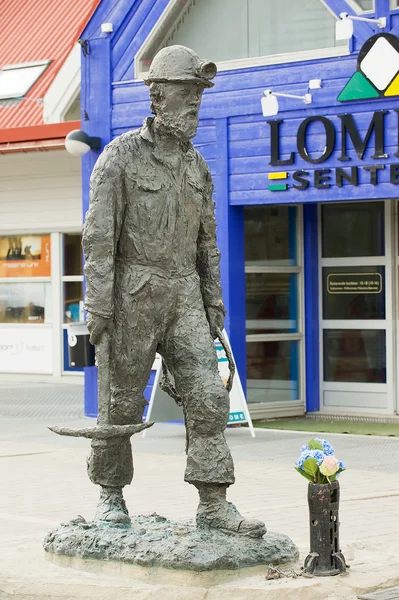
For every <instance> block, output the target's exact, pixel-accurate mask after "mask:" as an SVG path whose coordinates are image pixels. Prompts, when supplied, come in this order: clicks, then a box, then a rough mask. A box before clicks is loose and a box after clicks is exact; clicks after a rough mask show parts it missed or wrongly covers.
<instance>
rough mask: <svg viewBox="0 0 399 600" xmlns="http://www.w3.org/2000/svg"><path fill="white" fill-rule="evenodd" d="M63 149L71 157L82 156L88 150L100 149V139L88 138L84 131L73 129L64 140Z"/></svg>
mask: <svg viewBox="0 0 399 600" xmlns="http://www.w3.org/2000/svg"><path fill="white" fill-rule="evenodd" d="M65 148H66V149H67V151H68V152H69V154H72V156H83V155H84V154H87V153H88V152H89V151H90V150H97V149H98V148H101V138H99V137H90V136H89V135H87V133H85V132H84V131H81V130H80V129H74V130H73V131H70V132H69V133H68V135H67V136H66V138H65Z"/></svg>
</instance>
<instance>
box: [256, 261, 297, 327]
mask: <svg viewBox="0 0 399 600" xmlns="http://www.w3.org/2000/svg"><path fill="white" fill-rule="evenodd" d="M245 278H246V319H247V320H246V328H247V334H255V333H259V334H264V333H267V334H272V333H294V332H296V331H297V330H298V318H297V295H298V290H297V278H298V277H297V275H296V274H294V273H246V276H245Z"/></svg>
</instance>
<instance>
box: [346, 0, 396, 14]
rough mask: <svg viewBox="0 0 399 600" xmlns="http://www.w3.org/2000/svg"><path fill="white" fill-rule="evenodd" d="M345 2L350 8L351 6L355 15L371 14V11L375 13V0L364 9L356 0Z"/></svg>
mask: <svg viewBox="0 0 399 600" xmlns="http://www.w3.org/2000/svg"><path fill="white" fill-rule="evenodd" d="M391 1H392V0H391ZM346 2H347V3H348V4H349V6H350V7H351V8H353V10H354V11H355V13H356V14H357V15H372V14H373V13H375V0H373V7H372V8H370V9H369V10H364V9H363V8H362V7H361V6H359V4H358V3H357V0H346Z"/></svg>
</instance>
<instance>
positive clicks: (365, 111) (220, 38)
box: [82, 0, 399, 418]
mask: <svg viewBox="0 0 399 600" xmlns="http://www.w3.org/2000/svg"><path fill="white" fill-rule="evenodd" d="M342 12H345V13H347V14H349V15H350V16H354V17H362V18H365V19H369V20H368V21H359V20H357V19H355V20H352V21H351V19H349V21H351V22H352V23H353V36H352V37H351V38H350V39H349V40H340V41H337V40H336V33H335V28H336V22H337V19H338V18H339V15H340V13H342ZM381 18H386V23H384V22H383V21H379V22H377V20H378V19H381ZM104 24H111V25H108V26H105V27H104ZM380 25H385V26H383V27H381V26H380ZM111 29H112V31H109V30H111ZM103 30H108V32H106V31H103ZM397 35H399V4H398V0H346V1H345V0H279V2H278V3H277V2H273V0H229V2H226V1H225V0H102V1H101V2H100V4H99V7H98V9H97V11H96V12H95V13H94V15H93V17H92V19H91V21H90V23H89V24H88V26H87V28H86V30H85V32H84V33H83V35H82V40H83V43H82V49H83V52H82V123H84V129H85V130H86V131H87V132H88V133H89V134H90V135H95V136H100V137H101V139H102V141H103V143H104V144H106V143H107V142H109V141H110V140H111V139H112V138H114V137H115V136H117V135H120V134H121V133H123V132H125V131H127V130H129V129H135V128H138V127H140V125H141V123H142V121H143V119H144V118H145V117H146V116H148V115H149V114H150V105H149V94H148V88H147V87H146V86H145V85H144V84H143V82H142V80H143V77H145V73H146V72H147V71H148V69H149V65H150V64H151V60H152V58H153V56H154V55H155V54H156V52H157V51H158V50H159V49H160V48H162V47H164V46H166V45H170V44H183V45H186V46H190V47H192V48H193V49H194V50H195V51H196V52H197V53H198V54H199V55H200V56H201V58H206V59H209V60H214V61H215V62H217V64H218V75H217V77H216V79H215V80H214V81H215V87H214V88H213V89H211V90H206V91H205V93H204V98H203V104H202V108H201V113H200V119H201V120H200V126H199V129H198V134H197V136H196V138H195V140H194V143H195V145H196V147H197V148H198V149H199V151H200V152H201V153H202V154H203V156H204V157H205V159H206V160H207V161H208V163H209V165H210V168H211V171H212V174H213V179H214V184H215V195H214V198H215V202H216V213H217V221H218V243H219V247H220V250H221V253H222V262H221V272H222V283H223V292H224V300H225V304H226V307H227V312H228V314H227V319H226V329H227V331H228V333H229V335H230V339H231V343H232V347H233V351H234V354H235V357H236V361H237V364H238V368H239V372H240V375H241V379H242V381H243V383H244V384H246V391H247V398H248V402H249V407H250V412H251V414H252V417H253V418H261V417H267V416H288V415H300V414H303V413H304V412H305V411H318V410H320V411H324V412H326V413H329V414H331V413H360V414H363V415H366V414H380V415H394V414H395V413H396V412H397V410H398V408H399V401H398V397H399V395H398V385H399V382H398V381H397V378H396V373H397V371H398V369H397V361H398V357H399V351H398V344H399V333H398V332H399V328H398V310H399V302H398V268H399V245H398V240H399V233H398V202H397V196H398V189H399V188H398V184H399V147H398V143H399V134H398V132H399V127H398V124H399V103H398V96H399V75H398V73H399V39H398V38H397V37H396V36H397ZM265 90H268V92H267V94H268V96H267V98H268V100H270V97H272V102H271V104H272V105H273V108H274V110H272V111H271V112H272V113H274V114H268V110H269V109H266V110H265V113H266V115H268V116H263V114H262V106H261V100H262V98H263V97H264V98H266V96H264V92H265ZM274 93H277V94H278V93H283V94H291V95H293V96H297V97H296V98H295V97H294V98H287V97H278V96H274ZM307 94H310V95H311V102H310V103H305V102H304V100H306V101H307V102H308V100H309V97H308V96H307ZM276 99H277V100H278V112H277V107H276ZM268 106H269V107H270V102H269V104H268ZM97 156H98V152H96V151H91V152H89V154H88V155H86V156H85V157H84V159H83V208H84V212H86V210H87V208H88V182H89V176H90V173H91V170H92V168H93V165H94V163H95V161H96V159H97ZM85 378H86V412H87V414H93V413H94V412H95V401H96V384H95V379H96V373H95V370H94V368H91V369H86V374H85Z"/></svg>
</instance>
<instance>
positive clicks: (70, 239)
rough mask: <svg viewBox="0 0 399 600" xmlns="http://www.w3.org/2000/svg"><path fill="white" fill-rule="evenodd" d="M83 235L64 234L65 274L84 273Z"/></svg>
mask: <svg viewBox="0 0 399 600" xmlns="http://www.w3.org/2000/svg"><path fill="white" fill-rule="evenodd" d="M82 261H83V258H82V236H81V235H80V234H78V233H77V234H72V233H67V234H65V235H63V273H62V274H63V275H66V276H74V275H82V274H83V267H82Z"/></svg>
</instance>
